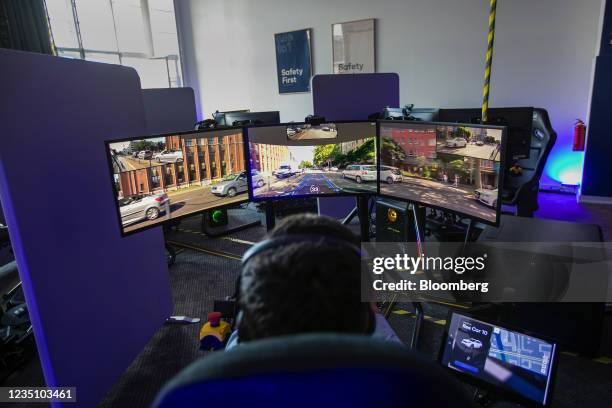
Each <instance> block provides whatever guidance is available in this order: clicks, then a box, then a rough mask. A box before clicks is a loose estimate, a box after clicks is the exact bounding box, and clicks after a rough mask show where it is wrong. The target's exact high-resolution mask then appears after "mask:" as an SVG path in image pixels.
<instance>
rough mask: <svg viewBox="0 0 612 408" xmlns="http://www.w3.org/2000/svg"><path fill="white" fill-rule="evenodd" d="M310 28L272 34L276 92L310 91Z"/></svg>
mask: <svg viewBox="0 0 612 408" xmlns="http://www.w3.org/2000/svg"><path fill="white" fill-rule="evenodd" d="M310 38H311V29H310V28H308V29H305V30H298V31H290V32H287V33H278V34H274V44H275V45H276V74H277V76H278V93H281V94H286V93H298V92H310V77H311V76H312V68H311V67H312V52H311V49H310Z"/></svg>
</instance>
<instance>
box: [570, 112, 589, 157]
mask: <svg viewBox="0 0 612 408" xmlns="http://www.w3.org/2000/svg"><path fill="white" fill-rule="evenodd" d="M585 135H586V126H585V124H584V122H583V121H581V120H580V119H576V123H575V124H574V144H573V145H572V150H573V151H575V152H581V151H583V150H584V139H585Z"/></svg>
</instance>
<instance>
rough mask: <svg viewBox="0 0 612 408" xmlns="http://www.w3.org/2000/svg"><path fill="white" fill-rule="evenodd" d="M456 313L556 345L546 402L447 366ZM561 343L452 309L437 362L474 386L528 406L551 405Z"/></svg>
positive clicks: (447, 319) (551, 362)
mask: <svg viewBox="0 0 612 408" xmlns="http://www.w3.org/2000/svg"><path fill="white" fill-rule="evenodd" d="M454 314H459V315H462V316H465V317H468V318H471V319H475V320H479V321H481V322H484V323H487V324H490V325H492V326H498V327H500V328H503V329H506V330H510V331H514V332H517V333H520V334H523V335H525V336H529V337H533V338H536V339H538V340H542V341H545V342H547V343H549V344H552V345H553V346H554V349H553V353H552V354H551V359H550V369H549V372H550V377H549V387H548V393H547V399H546V401H545V402H544V404H541V403H539V402H537V401H533V400H531V399H529V398H527V397H525V396H523V395H521V394H519V393H517V392H514V391H511V390H508V389H504V388H501V387H498V386H496V385H494V384H491V383H489V382H487V381H485V380H482V379H480V378H478V377H475V376H473V375H470V374H467V373H464V372H463V371H459V370H454V369H452V368H449V367H448V366H446V365H445V364H444V363H443V361H442V359H443V357H444V351H445V349H446V341H447V339H448V335H449V331H450V324H451V321H452V317H453V315H454ZM559 354H560V351H559V343H557V342H556V341H554V340H551V339H549V338H547V337H546V336H542V335H541V334H539V333H534V332H532V331H529V330H524V329H520V328H517V327H516V326H512V325H507V324H505V323H503V324H501V323H496V322H491V321H490V320H487V319H483V318H482V317H480V316H476V315H474V314H473V313H468V312H465V311H463V310H453V309H450V310H449V311H448V313H447V316H446V324H445V325H444V331H443V333H442V342H441V344H440V349H439V350H438V357H437V362H438V363H439V364H440V365H441V366H442V367H443V368H444V369H445V370H447V371H450V372H451V373H452V374H453V375H454V376H455V377H456V378H458V379H459V380H460V381H462V382H465V383H468V384H470V385H472V386H474V387H478V388H481V389H483V390H486V391H489V392H491V393H493V394H494V395H496V396H499V397H503V398H506V399H508V400H510V401H514V402H518V403H521V404H523V405H525V406H528V407H539V408H542V407H550V404H551V402H552V399H553V398H552V396H553V391H554V388H555V385H556V377H557V367H558V365H559Z"/></svg>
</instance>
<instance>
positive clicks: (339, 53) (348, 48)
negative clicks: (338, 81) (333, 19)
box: [332, 18, 376, 74]
mask: <svg viewBox="0 0 612 408" xmlns="http://www.w3.org/2000/svg"><path fill="white" fill-rule="evenodd" d="M374 38H375V37H374V19H373V18H371V19H367V20H358V21H349V22H346V23H335V24H332V49H333V64H334V74H365V73H373V72H376V61H375V52H376V50H375V45H374Z"/></svg>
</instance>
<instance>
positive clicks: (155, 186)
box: [106, 128, 248, 235]
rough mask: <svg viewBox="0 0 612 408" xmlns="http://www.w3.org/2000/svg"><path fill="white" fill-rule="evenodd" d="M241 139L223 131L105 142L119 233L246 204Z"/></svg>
mask: <svg viewBox="0 0 612 408" xmlns="http://www.w3.org/2000/svg"><path fill="white" fill-rule="evenodd" d="M242 138H243V136H242V128H225V129H207V130H199V131H190V132H182V133H172V134H165V135H155V136H146V137H134V138H129V139H121V140H110V141H107V142H106V152H107V155H108V163H109V170H110V175H111V180H112V187H113V192H114V199H115V203H116V206H117V217H118V220H119V225H120V229H121V233H122V234H123V235H127V234H130V233H133V232H136V231H141V230H143V229H147V228H151V227H154V226H157V225H160V224H162V223H164V222H168V221H170V220H175V219H178V218H182V217H186V216H189V215H193V214H196V213H198V212H201V211H205V210H209V209H212V208H218V207H225V206H228V205H235V204H239V203H241V202H245V201H247V200H248V196H247V194H246V192H247V177H246V172H245V160H244V147H243V139H242Z"/></svg>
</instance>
